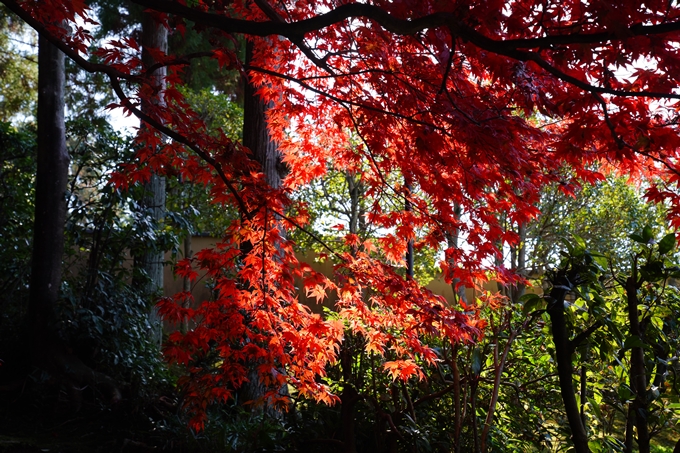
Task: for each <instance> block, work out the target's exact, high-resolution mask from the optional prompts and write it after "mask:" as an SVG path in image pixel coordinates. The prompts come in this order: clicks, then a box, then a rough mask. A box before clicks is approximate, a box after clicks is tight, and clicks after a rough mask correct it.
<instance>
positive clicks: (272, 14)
mask: <svg viewBox="0 0 680 453" xmlns="http://www.w3.org/2000/svg"><path fill="white" fill-rule="evenodd" d="M255 4H256V5H257V6H258V8H260V9H261V10H262V12H263V13H265V14H266V15H267V16H268V17H269V18H270V19H271V20H272V21H274V22H276V23H286V21H285V20H284V19H283V17H281V15H280V14H279V13H278V12H277V11H276V10H275V9H274V8H273V7H272V6H271V5H270V4H269V2H267V0H255ZM290 42H292V43H293V44H295V45H296V46H297V47H298V49H300V50H301V51H302V53H303V54H305V56H306V57H307V58H309V59H310V60H311V61H312V62H313V63H314V64H315V65H317V66H318V67H320V68H322V69H324V70H325V71H326V72H328V73H329V74H335V72H334V71H333V70H332V69H331V67H330V66H328V62H327V61H326V60H324V59H321V58H319V57H317V56H316V55H315V54H314V52H313V51H312V49H310V48H309V46H308V45H307V44H305V41H304V38H298V37H293V38H290Z"/></svg>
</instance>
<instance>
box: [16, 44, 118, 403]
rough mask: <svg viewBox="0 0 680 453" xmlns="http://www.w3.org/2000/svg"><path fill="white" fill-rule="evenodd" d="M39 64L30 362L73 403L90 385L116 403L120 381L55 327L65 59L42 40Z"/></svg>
mask: <svg viewBox="0 0 680 453" xmlns="http://www.w3.org/2000/svg"><path fill="white" fill-rule="evenodd" d="M38 65H39V69H38V71H39V73H38V157H37V167H38V168H37V173H36V188H35V197H36V198H35V219H34V227H33V251H32V258H31V278H30V291H29V301H28V334H29V337H30V339H29V348H30V359H31V362H32V363H33V365H34V366H36V367H38V368H40V369H41V370H43V371H45V372H47V373H48V374H50V375H51V376H52V377H54V378H56V379H57V380H60V381H61V382H62V383H63V384H64V385H65V386H66V391H67V392H68V393H69V394H70V395H71V396H72V398H75V399H76V400H75V401H72V402H73V403H76V404H78V402H79V401H78V400H77V399H78V398H79V397H78V394H79V390H80V389H81V388H83V387H84V386H85V385H90V386H93V387H94V386H96V387H99V388H103V389H104V390H105V391H106V392H107V394H108V396H109V397H110V399H111V401H112V402H116V401H118V400H120V398H121V395H120V392H119V390H118V388H117V387H116V385H115V382H114V381H113V380H112V379H111V378H109V377H108V376H105V375H103V374H101V373H98V372H95V371H93V370H92V369H90V368H89V367H87V366H86V365H85V364H83V362H82V361H80V360H79V359H78V358H77V357H75V356H74V355H73V353H72V352H71V351H70V350H69V348H67V347H66V345H64V344H63V342H62V341H61V340H60V339H59V336H58V333H57V330H56V327H55V321H56V306H57V300H58V297H59V288H60V286H61V275H62V269H61V261H62V255H63V253H64V224H65V222H66V186H67V181H68V170H69V164H70V157H69V155H68V151H67V148H66V134H65V125H64V80H65V71H64V54H63V53H61V51H59V50H58V49H57V48H56V47H54V46H53V45H52V44H50V43H49V41H47V39H45V38H43V37H42V36H41V37H40V41H39V48H38Z"/></svg>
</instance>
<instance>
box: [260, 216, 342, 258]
mask: <svg viewBox="0 0 680 453" xmlns="http://www.w3.org/2000/svg"><path fill="white" fill-rule="evenodd" d="M270 209H271V208H270ZM271 211H272V212H273V213H274V214H276V215H278V216H280V217H281V218H282V219H283V220H285V221H286V222H288V223H290V224H291V225H293V226H294V227H295V228H297V229H298V230H300V231H302V232H303V233H305V234H306V235H307V236H309V237H310V238H312V239H313V240H315V241H316V242H318V243H319V244H320V245H321V246H322V247H323V248H325V249H326V250H328V251H329V252H331V253H332V254H333V255H334V256H335V257H336V258H337V259H339V260H340V261H341V262H343V263H344V262H347V260H346V259H345V258H344V257H343V256H342V255H340V254H339V253H338V252H336V251H335V249H333V248H332V247H331V246H330V245H328V244H327V243H326V242H325V241H324V240H323V239H321V238H320V237H319V236H318V235H317V234H316V233H313V232H312V231H309V230H308V229H306V228H305V227H303V226H302V225H300V223H298V222H296V221H295V220H293V219H292V218H290V217H288V216H287V215H285V214H283V213H282V212H279V211H277V210H275V209H271Z"/></svg>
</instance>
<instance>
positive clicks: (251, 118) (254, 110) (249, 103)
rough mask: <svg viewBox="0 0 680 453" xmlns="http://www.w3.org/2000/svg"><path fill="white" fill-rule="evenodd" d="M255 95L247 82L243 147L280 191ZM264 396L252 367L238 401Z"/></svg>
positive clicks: (273, 150)
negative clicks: (251, 154)
mask: <svg viewBox="0 0 680 453" xmlns="http://www.w3.org/2000/svg"><path fill="white" fill-rule="evenodd" d="M252 54H253V43H252V42H250V41H249V42H248V43H247V44H246V66H247V65H248V64H250V60H251V58H252ZM255 91H256V89H255V87H253V85H251V84H250V82H249V81H248V80H246V81H245V89H244V100H243V145H244V146H246V147H247V148H248V149H250V150H251V151H252V153H253V158H254V159H255V160H256V161H257V162H258V163H259V164H260V165H261V168H262V173H263V174H264V176H265V182H266V184H267V185H269V186H270V187H271V188H274V189H277V188H279V187H281V179H282V178H281V176H282V175H281V166H280V162H281V157H280V153H279V149H278V147H277V145H276V143H275V142H274V141H272V139H271V136H270V135H269V129H268V128H267V116H266V111H267V106H266V105H265V103H264V102H263V101H262V99H260V97H259V96H257V95H256V94H255ZM249 249H250V247H249V246H247V245H245V246H244V247H243V250H242V253H244V254H247V253H249V252H250V250H249ZM265 392H266V388H265V386H264V384H263V383H262V381H261V379H260V378H259V376H258V374H257V371H256V367H255V364H254V363H253V364H251V366H250V370H249V372H248V381H247V382H246V383H245V384H244V385H243V386H242V387H241V389H240V390H239V398H240V399H241V401H257V400H259V399H261V398H262V396H263V395H264V393H265ZM265 410H266V411H267V412H268V413H269V414H270V415H276V412H275V411H273V410H272V408H266V409H265Z"/></svg>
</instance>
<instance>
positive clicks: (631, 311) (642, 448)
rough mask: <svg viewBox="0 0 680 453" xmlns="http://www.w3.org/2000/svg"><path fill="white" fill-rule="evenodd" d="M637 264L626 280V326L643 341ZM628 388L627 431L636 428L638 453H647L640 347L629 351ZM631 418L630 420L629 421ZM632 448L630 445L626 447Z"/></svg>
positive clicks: (635, 263) (643, 358)
mask: <svg viewBox="0 0 680 453" xmlns="http://www.w3.org/2000/svg"><path fill="white" fill-rule="evenodd" d="M637 290H638V285H637V262H634V263H633V269H632V275H631V276H630V277H628V279H627V280H626V298H627V300H628V325H629V329H630V336H631V337H637V338H639V339H640V341H644V335H643V332H642V329H641V328H640V318H639V315H638V297H637ZM630 388H631V389H632V390H633V392H634V393H635V399H634V400H633V402H632V403H631V407H630V410H629V411H628V417H629V421H628V426H627V431H629V430H630V428H631V426H630V425H631V422H632V423H634V424H635V427H636V428H637V444H638V449H639V452H640V453H649V449H650V446H649V427H648V426H647V372H646V370H645V351H644V349H643V348H642V346H635V347H632V348H631V349H630ZM631 418H632V420H631ZM629 434H630V431H629V432H627V433H626V439H629V438H631V437H632V436H630V435H629ZM626 447H627V448H628V447H632V445H627V446H626Z"/></svg>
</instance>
